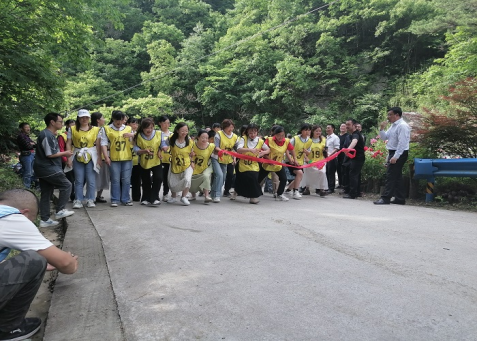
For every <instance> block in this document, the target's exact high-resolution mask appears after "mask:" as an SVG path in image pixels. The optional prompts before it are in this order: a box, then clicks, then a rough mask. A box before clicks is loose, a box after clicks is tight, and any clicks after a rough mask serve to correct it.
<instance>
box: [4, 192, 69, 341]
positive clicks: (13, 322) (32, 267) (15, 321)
mask: <svg viewBox="0 0 477 341" xmlns="http://www.w3.org/2000/svg"><path fill="white" fill-rule="evenodd" d="M37 215H38V199H37V198H36V196H35V195H34V194H33V193H32V192H30V191H27V190H25V189H14V190H9V191H6V192H3V193H0V340H24V339H27V338H30V337H31V336H32V335H34V334H35V333H36V332H37V331H38V330H39V329H40V327H41V320H40V319H39V318H36V317H29V318H25V316H26V314H27V312H28V309H29V308H30V304H31V302H32V301H33V299H34V298H35V296H36V293H37V292H38V289H39V288H40V285H41V283H42V281H43V275H44V274H45V271H46V270H54V269H57V270H58V271H60V272H61V273H64V274H73V273H75V272H76V270H77V268H78V261H77V259H78V256H75V255H73V254H71V253H69V252H64V251H62V250H60V249H58V248H57V247H56V246H54V245H53V244H52V243H51V242H50V241H49V240H47V239H45V237H43V235H42V234H41V233H40V231H38V228H37V227H36V226H35V225H34V224H33V221H35V219H36V217H37ZM11 249H14V250H19V251H21V252H20V253H19V254H17V255H16V256H14V257H12V258H9V259H6V260H5V258H6V257H7V256H8V254H9V253H10V250H11Z"/></svg>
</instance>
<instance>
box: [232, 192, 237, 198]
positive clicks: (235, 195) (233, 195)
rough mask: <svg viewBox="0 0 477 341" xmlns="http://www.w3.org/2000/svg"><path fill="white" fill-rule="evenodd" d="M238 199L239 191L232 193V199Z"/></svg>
mask: <svg viewBox="0 0 477 341" xmlns="http://www.w3.org/2000/svg"><path fill="white" fill-rule="evenodd" d="M235 199H237V192H233V193H230V200H235Z"/></svg>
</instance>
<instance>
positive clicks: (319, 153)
mask: <svg viewBox="0 0 477 341" xmlns="http://www.w3.org/2000/svg"><path fill="white" fill-rule="evenodd" d="M311 142H312V143H311V153H310V155H308V158H309V159H310V161H311V162H314V161H319V160H323V159H324V158H325V156H324V155H323V151H324V150H325V148H326V137H322V138H321V142H313V141H311Z"/></svg>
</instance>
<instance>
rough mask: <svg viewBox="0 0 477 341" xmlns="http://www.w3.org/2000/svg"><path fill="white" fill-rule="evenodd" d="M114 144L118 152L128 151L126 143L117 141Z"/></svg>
mask: <svg viewBox="0 0 477 341" xmlns="http://www.w3.org/2000/svg"><path fill="white" fill-rule="evenodd" d="M114 144H115V145H116V151H117V152H121V151H125V150H126V141H116V142H115V143H114Z"/></svg>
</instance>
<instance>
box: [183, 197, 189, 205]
mask: <svg viewBox="0 0 477 341" xmlns="http://www.w3.org/2000/svg"><path fill="white" fill-rule="evenodd" d="M181 203H182V205H184V206H189V205H190V202H189V200H188V199H187V198H186V197H182V198H181Z"/></svg>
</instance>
